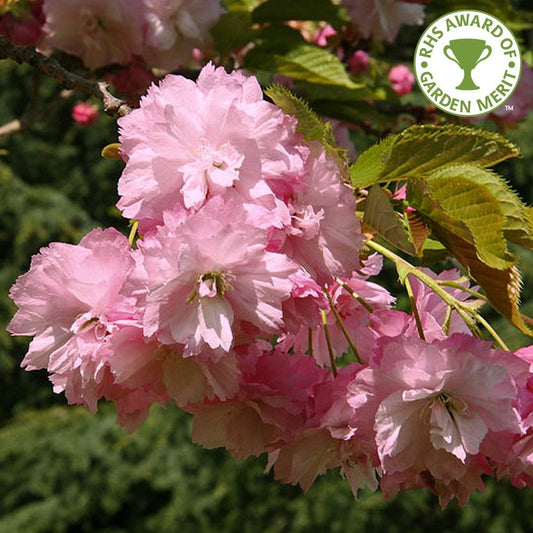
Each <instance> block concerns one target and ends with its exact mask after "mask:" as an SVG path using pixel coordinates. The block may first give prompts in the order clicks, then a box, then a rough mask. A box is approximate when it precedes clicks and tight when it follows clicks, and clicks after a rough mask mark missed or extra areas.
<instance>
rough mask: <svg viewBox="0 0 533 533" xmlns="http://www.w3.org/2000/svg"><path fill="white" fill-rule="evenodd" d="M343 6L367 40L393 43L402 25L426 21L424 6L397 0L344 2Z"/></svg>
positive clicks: (350, 0) (418, 23) (351, 0)
mask: <svg viewBox="0 0 533 533" xmlns="http://www.w3.org/2000/svg"><path fill="white" fill-rule="evenodd" d="M342 5H343V6H344V7H345V8H346V10H347V11H348V15H349V16H350V17H351V19H352V21H353V24H354V25H355V26H356V27H357V29H358V30H359V32H360V33H361V35H362V36H363V37H364V38H365V39H369V38H373V39H378V40H386V41H389V42H392V41H394V39H395V38H396V35H397V34H398V32H399V31H400V27H401V26H402V24H409V25H420V24H422V22H423V21H424V6H421V5H416V4H408V3H405V2H398V1H397V0H343V1H342Z"/></svg>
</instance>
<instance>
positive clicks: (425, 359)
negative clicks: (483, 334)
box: [348, 333, 527, 502]
mask: <svg viewBox="0 0 533 533" xmlns="http://www.w3.org/2000/svg"><path fill="white" fill-rule="evenodd" d="M526 374H527V365H525V363H522V362H521V361H520V360H518V358H516V357H515V356H514V355H513V354H509V353H507V352H498V351H496V350H492V349H491V348H490V345H489V343H487V342H485V341H480V340H478V339H476V338H474V337H471V336H469V335H464V334H459V333H457V334H454V335H452V336H451V337H449V338H448V339H445V340H443V341H436V342H433V343H427V342H425V341H423V340H420V339H416V338H405V337H396V338H394V337H392V338H386V337H385V338H383V339H382V340H381V342H380V343H379V344H378V354H377V356H376V357H374V358H373V359H372V361H371V364H370V366H369V368H367V369H363V370H361V371H360V372H359V373H358V374H357V376H356V377H355V380H354V381H353V382H352V384H351V385H350V386H349V390H350V394H351V396H350V398H349V400H348V402H349V403H350V405H351V406H352V407H353V408H354V409H356V411H358V412H359V416H361V417H368V418H374V420H375V424H374V430H375V432H376V444H377V450H378V455H379V459H380V462H381V467H382V470H383V473H384V477H385V478H386V477H387V476H389V475H392V476H402V475H404V476H407V477H406V478H405V479H413V476H415V477H416V475H422V476H423V478H424V479H426V482H425V484H426V486H428V487H429V488H431V489H432V490H433V489H434V490H436V491H437V492H438V491H440V490H441V489H442V490H443V491H445V490H446V491H450V490H451V491H452V493H453V494H452V495H454V494H455V495H456V496H457V497H459V495H461V498H462V499H463V502H464V497H465V495H464V494H462V493H461V491H460V487H461V486H462V485H463V479H465V480H466V479H471V481H469V482H468V483H467V486H469V487H476V486H478V485H479V483H480V480H479V479H478V478H479V475H480V474H481V473H483V471H482V470H483V469H481V470H480V469H479V467H478V466H477V465H478V459H477V456H478V454H482V455H483V454H485V452H486V451H487V450H486V449H485V446H487V449H488V448H489V446H488V445H489V444H490V441H491V438H493V436H495V435H496V434H509V435H511V436H512V435H516V436H518V435H520V434H521V432H522V430H521V427H520V418H519V415H518V412H517V409H516V398H517V389H518V387H519V386H520V383H519V382H518V381H520V380H521V379H523V376H525V375H526ZM515 378H517V379H518V381H517V379H515ZM465 476H466V477H465ZM476 479H477V481H475V480H476ZM472 480H473V481H472ZM455 484H457V486H455ZM435 487H437V489H435ZM438 487H441V488H438ZM443 487H447V488H446V489H445V488H443ZM454 487H455V488H454ZM443 498H444V500H447V499H449V498H448V496H446V495H444V493H443ZM466 499H467V497H466Z"/></svg>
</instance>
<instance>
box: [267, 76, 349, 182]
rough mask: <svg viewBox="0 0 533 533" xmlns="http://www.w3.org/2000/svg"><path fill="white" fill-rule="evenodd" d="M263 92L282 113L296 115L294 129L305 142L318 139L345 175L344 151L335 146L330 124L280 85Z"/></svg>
mask: <svg viewBox="0 0 533 533" xmlns="http://www.w3.org/2000/svg"><path fill="white" fill-rule="evenodd" d="M265 93H266V95H267V96H268V97H269V98H271V99H272V101H273V102H274V103H275V104H276V105H277V106H278V107H279V108H281V110H282V111H283V112H284V113H287V114H288V115H292V116H293V117H296V119H297V120H298V126H297V127H296V131H297V132H298V133H301V134H302V135H303V136H304V138H305V140H306V141H307V142H312V141H319V142H320V143H321V144H322V145H323V146H324V147H325V148H326V151H327V152H328V154H329V155H330V156H332V157H333V158H334V159H335V161H336V163H337V166H338V167H339V169H340V170H341V172H342V173H343V175H345V174H346V152H345V150H342V149H341V148H338V147H337V141H336V139H335V135H334V134H333V129H332V127H331V124H330V123H327V122H324V121H323V120H322V119H321V118H320V117H319V116H318V115H317V114H316V113H315V112H314V111H312V110H311V109H310V108H309V105H308V104H307V103H306V102H305V101H304V100H302V99H301V98H299V97H298V96H295V95H294V94H292V93H291V92H290V91H289V90H288V89H287V88H285V87H282V86H281V85H273V86H272V87H269V88H268V89H267V90H266V91H265Z"/></svg>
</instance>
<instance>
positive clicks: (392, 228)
mask: <svg viewBox="0 0 533 533" xmlns="http://www.w3.org/2000/svg"><path fill="white" fill-rule="evenodd" d="M363 222H364V223H365V224H366V225H367V226H370V227H371V228H372V229H373V230H374V231H376V232H377V233H378V234H379V235H380V236H381V237H383V238H384V239H385V240H386V241H388V242H389V243H390V244H392V245H393V246H395V247H396V248H398V249H399V250H402V251H404V252H406V253H408V254H411V255H416V252H415V249H414V247H413V245H412V243H411V242H410V241H409V237H408V234H407V231H406V229H405V227H404V225H403V224H402V222H401V221H400V219H399V218H398V214H397V213H396V211H394V208H393V207H392V204H391V201H390V198H389V196H388V195H387V193H386V192H385V191H384V190H383V189H382V188H381V187H380V186H379V185H374V186H372V187H371V188H370V190H369V191H368V195H367V197H366V202H365V215H364V218H363Z"/></svg>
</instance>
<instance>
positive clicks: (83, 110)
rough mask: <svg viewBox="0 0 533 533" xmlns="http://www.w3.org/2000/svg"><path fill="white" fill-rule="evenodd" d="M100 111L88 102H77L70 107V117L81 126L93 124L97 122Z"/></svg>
mask: <svg viewBox="0 0 533 533" xmlns="http://www.w3.org/2000/svg"><path fill="white" fill-rule="evenodd" d="M99 117H100V111H99V110H98V107H96V106H95V105H94V104H90V103H89V102H78V103H77V104H76V105H75V106H74V107H73V108H72V118H73V119H74V121H75V122H77V123H78V124H80V125H82V126H94V125H95V124H96V123H97V122H98V118H99Z"/></svg>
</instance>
